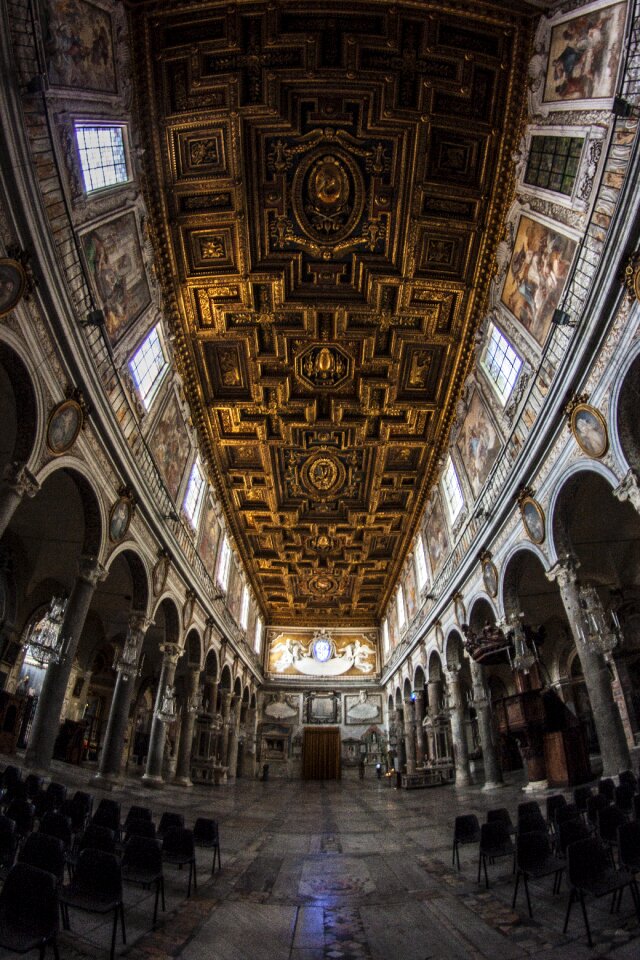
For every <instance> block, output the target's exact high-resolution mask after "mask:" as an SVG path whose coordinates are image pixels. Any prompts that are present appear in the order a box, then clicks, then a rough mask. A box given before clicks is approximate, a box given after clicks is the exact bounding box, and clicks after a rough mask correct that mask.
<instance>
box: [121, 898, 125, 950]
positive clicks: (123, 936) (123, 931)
mask: <svg viewBox="0 0 640 960" xmlns="http://www.w3.org/2000/svg"><path fill="white" fill-rule="evenodd" d="M120 926H121V927H122V942H123V943H126V942H127V934H126V933H125V929H124V903H123V902H122V900H121V901H120Z"/></svg>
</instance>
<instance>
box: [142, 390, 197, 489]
mask: <svg viewBox="0 0 640 960" xmlns="http://www.w3.org/2000/svg"><path fill="white" fill-rule="evenodd" d="M149 447H150V448H151V452H152V454H153V456H154V458H155V461H156V464H157V465H158V467H159V468H160V471H161V472H162V474H163V476H164V479H165V482H166V484H167V490H168V491H169V496H170V497H171V499H172V500H173V501H175V499H176V497H177V496H178V491H179V489H180V483H181V482H182V476H183V474H184V471H185V467H186V464H187V462H188V460H189V451H190V448H191V444H190V441H189V437H188V435H187V428H186V426H185V422H184V418H183V416H182V413H181V411H180V406H179V404H178V400H177V398H176V395H175V393H172V394H171V395H170V397H169V399H168V400H167V403H166V404H165V406H164V409H163V410H162V413H161V414H160V419H159V420H158V422H157V423H156V425H155V427H154V429H153V433H152V434H151V436H150V438H149Z"/></svg>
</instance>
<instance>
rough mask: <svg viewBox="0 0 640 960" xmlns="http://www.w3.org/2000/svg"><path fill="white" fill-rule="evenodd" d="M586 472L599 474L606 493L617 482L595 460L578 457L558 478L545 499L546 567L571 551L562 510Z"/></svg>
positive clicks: (563, 510)
mask: <svg viewBox="0 0 640 960" xmlns="http://www.w3.org/2000/svg"><path fill="white" fill-rule="evenodd" d="M588 475H591V476H597V477H600V478H601V479H602V480H603V481H604V483H605V484H606V485H607V487H608V488H609V492H611V491H612V490H613V488H614V487H616V486H617V484H618V478H617V477H616V475H615V474H614V473H613V471H612V470H610V469H609V467H607V466H606V465H605V464H603V463H601V462H600V461H599V460H590V459H588V458H587V457H582V458H580V460H576V461H575V462H574V463H572V464H571V465H570V466H569V467H568V468H567V469H566V470H565V471H564V472H563V473H562V474H561V475H560V477H559V478H558V480H557V483H556V485H555V488H554V491H553V494H552V496H551V497H550V499H549V505H548V513H547V538H546V541H547V544H548V550H547V554H548V557H549V561H548V563H549V566H553V564H554V563H556V562H557V560H558V559H559V557H561V556H563V555H566V554H567V553H570V552H571V546H570V544H569V543H568V542H567V538H566V517H565V513H566V511H567V509H568V508H569V507H570V506H571V503H570V500H571V495H572V493H574V492H575V491H576V490H577V489H578V488H579V486H580V485H581V483H582V481H583V480H584V478H585V477H586V476H588Z"/></svg>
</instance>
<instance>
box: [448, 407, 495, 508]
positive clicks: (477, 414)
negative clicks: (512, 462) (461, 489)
mask: <svg viewBox="0 0 640 960" xmlns="http://www.w3.org/2000/svg"><path fill="white" fill-rule="evenodd" d="M457 447H458V450H459V451H460V456H461V457H462V462H463V463H464V466H465V470H466V471H467V476H468V477H469V483H470V484H471V489H472V490H473V494H474V496H476V497H477V496H478V494H479V493H480V490H481V489H482V487H483V486H484V483H485V480H486V479H487V477H488V476H489V473H490V471H491V468H492V466H493V465H494V463H495V462H496V458H497V456H498V453H499V452H500V447H501V440H500V435H499V433H498V430H497V428H496V426H495V424H494V421H493V417H492V416H491V414H490V413H489V409H488V408H487V405H486V404H485V402H484V400H483V399H482V395H481V394H480V391H479V390H476V391H475V392H474V394H473V397H472V399H471V403H470V404H469V409H468V410H467V415H466V417H465V419H464V423H463V424H462V429H461V431H460V435H459V437H458V440H457Z"/></svg>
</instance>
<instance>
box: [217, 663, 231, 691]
mask: <svg viewBox="0 0 640 960" xmlns="http://www.w3.org/2000/svg"><path fill="white" fill-rule="evenodd" d="M220 689H221V690H227V691H228V692H229V693H231V690H232V689H233V678H232V676H231V668H230V667H229V664H228V663H225V665H224V667H223V668H222V673H221V674H220Z"/></svg>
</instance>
